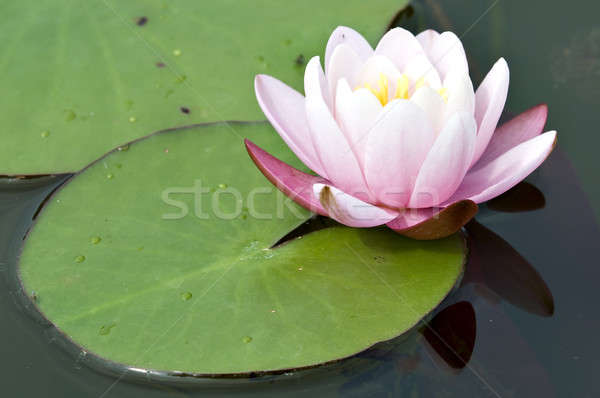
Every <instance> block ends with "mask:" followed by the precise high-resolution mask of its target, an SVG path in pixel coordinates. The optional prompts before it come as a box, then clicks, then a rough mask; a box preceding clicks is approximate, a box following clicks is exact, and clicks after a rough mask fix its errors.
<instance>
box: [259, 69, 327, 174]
mask: <svg viewBox="0 0 600 398" xmlns="http://www.w3.org/2000/svg"><path fill="white" fill-rule="evenodd" d="M254 89H255V91H256V98H257V99H258V104H259V105H260V107H261V109H262V111H263V112H264V114H265V116H266V117H267V119H269V121H270V122H271V124H272V125H273V127H274V128H275V130H277V132H278V133H279V135H280V136H281V138H283V140H284V141H285V143H286V144H287V145H288V146H289V147H290V149H291V150H292V151H293V152H294V153H295V154H296V156H298V158H299V159H300V160H301V161H302V163H304V164H305V165H307V166H308V167H309V168H310V169H311V170H313V171H314V172H315V173H317V174H319V175H322V176H326V174H325V172H324V170H323V166H322V165H321V161H320V160H319V158H318V157H317V154H316V152H315V149H314V147H313V144H312V140H311V137H310V130H309V129H308V121H307V120H306V109H305V107H304V97H303V96H302V95H301V94H300V93H299V92H297V91H296V90H294V89H292V88H291V87H288V86H287V85H285V84H284V83H282V82H280V81H279V80H277V79H274V78H272V77H271V76H267V75H258V76H256V78H255V79H254Z"/></svg>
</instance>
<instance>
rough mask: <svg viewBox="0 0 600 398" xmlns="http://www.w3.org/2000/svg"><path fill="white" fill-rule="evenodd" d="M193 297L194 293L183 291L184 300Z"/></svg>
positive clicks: (182, 297)
mask: <svg viewBox="0 0 600 398" xmlns="http://www.w3.org/2000/svg"><path fill="white" fill-rule="evenodd" d="M191 298H192V293H191V292H185V293H181V299H182V300H183V301H188V300H189V299H191Z"/></svg>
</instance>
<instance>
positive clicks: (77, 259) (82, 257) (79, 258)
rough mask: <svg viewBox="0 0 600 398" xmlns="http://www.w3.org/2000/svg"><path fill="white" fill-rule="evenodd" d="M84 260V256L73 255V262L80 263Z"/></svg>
mask: <svg viewBox="0 0 600 398" xmlns="http://www.w3.org/2000/svg"><path fill="white" fill-rule="evenodd" d="M84 261H85V256H77V257H75V262H76V263H82V262H84Z"/></svg>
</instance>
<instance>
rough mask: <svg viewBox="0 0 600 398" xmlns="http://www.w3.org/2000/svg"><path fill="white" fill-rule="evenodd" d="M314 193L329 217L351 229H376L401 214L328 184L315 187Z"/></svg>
mask: <svg viewBox="0 0 600 398" xmlns="http://www.w3.org/2000/svg"><path fill="white" fill-rule="evenodd" d="M313 192H314V194H315V198H319V201H320V202H321V205H322V206H323V208H324V209H325V210H326V211H327V212H328V213H329V217H331V218H333V219H334V220H336V221H338V222H340V223H342V224H344V225H348V226H350V227H375V226H377V225H382V224H385V223H388V222H390V221H392V220H393V219H394V218H396V217H398V214H399V213H398V212H397V211H393V210H386V209H382V208H380V207H377V206H373V205H372V204H369V203H366V202H363V201H362V200H360V199H357V198H355V197H354V196H352V195H348V194H347V193H345V192H343V191H341V190H339V189H337V188H335V187H334V186H331V185H328V184H322V183H319V184H315V185H313Z"/></svg>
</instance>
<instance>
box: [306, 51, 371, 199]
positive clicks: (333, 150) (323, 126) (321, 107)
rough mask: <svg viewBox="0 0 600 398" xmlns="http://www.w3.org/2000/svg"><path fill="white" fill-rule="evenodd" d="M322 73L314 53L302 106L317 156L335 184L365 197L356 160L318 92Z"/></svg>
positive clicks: (365, 187) (363, 183)
mask: <svg viewBox="0 0 600 398" xmlns="http://www.w3.org/2000/svg"><path fill="white" fill-rule="evenodd" d="M322 73H323V70H322V69H321V65H320V64H319V60H318V57H315V58H313V59H312V60H311V61H310V62H309V64H308V66H307V67H306V74H305V79H304V80H305V81H308V82H312V83H311V86H310V87H309V88H307V95H306V100H305V106H306V117H307V120H308V125H309V129H310V132H311V137H312V142H313V145H314V147H315V150H316V153H317V156H318V157H319V159H320V160H321V164H322V165H323V169H324V170H325V173H326V175H327V178H329V180H331V182H333V183H334V185H335V186H337V187H339V188H341V189H343V190H344V191H345V192H349V193H351V194H352V195H354V196H357V197H360V198H361V199H363V198H364V199H368V198H369V197H370V196H369V190H368V189H367V186H366V184H365V179H364V176H363V174H362V170H361V168H360V166H359V163H358V160H357V159H356V156H355V154H354V152H353V151H352V148H351V147H350V144H349V142H348V140H347V139H346V137H345V135H344V133H342V131H341V130H340V128H339V126H338V124H337V123H336V121H335V119H334V118H333V115H332V114H331V111H330V110H329V108H328V106H327V104H326V103H325V101H324V99H323V96H322V95H321V92H320V90H321V89H322V86H321V85H320V84H319V81H318V78H319V76H320V75H321V74H322ZM315 82H316V83H315ZM305 86H306V84H305Z"/></svg>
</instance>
